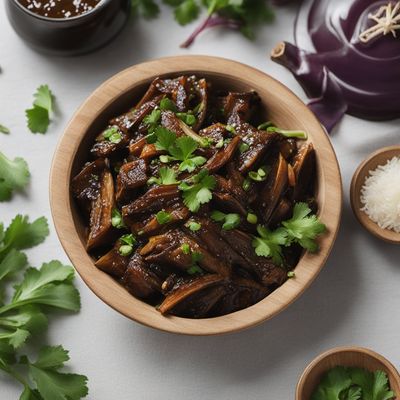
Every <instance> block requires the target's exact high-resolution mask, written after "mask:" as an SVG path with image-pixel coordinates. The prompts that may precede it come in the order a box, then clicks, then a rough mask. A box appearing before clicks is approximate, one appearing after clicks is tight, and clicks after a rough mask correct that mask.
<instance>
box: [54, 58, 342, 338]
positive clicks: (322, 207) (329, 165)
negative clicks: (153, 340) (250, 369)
mask: <svg viewBox="0 0 400 400" xmlns="http://www.w3.org/2000/svg"><path fill="white" fill-rule="evenodd" d="M181 74H196V75H198V76H202V77H205V78H206V79H208V80H209V81H210V82H212V84H213V85H214V87H216V88H217V89H222V90H227V89H228V90H231V91H249V90H256V91H257V92H258V94H259V95H260V97H261V99H262V101H263V104H264V107H265V108H266V110H268V117H269V119H271V120H273V121H274V122H275V123H276V124H277V125H278V126H282V127H283V128H287V129H301V130H305V131H307V132H308V134H309V140H310V141H312V142H313V144H314V147H315V150H316V158H317V164H318V171H317V175H318V176H317V180H318V192H317V201H318V203H319V213H320V215H319V216H320V218H321V220H322V221H323V222H324V223H325V224H326V225H327V228H328V231H327V233H326V234H324V235H323V236H322V237H321V239H320V240H319V243H320V251H319V252H318V253H317V254H311V253H305V254H304V256H303V257H302V258H301V260H300V262H299V264H298V265H297V267H296V278H294V279H289V280H288V281H287V282H285V283H284V284H283V285H282V286H281V287H280V288H278V289H277V290H275V291H274V292H273V293H272V294H271V295H269V296H268V297H266V298H265V299H264V300H262V301H260V302H259V303H257V304H255V305H254V306H252V307H249V308H247V309H245V310H241V311H238V312H236V313H232V314H228V315H224V316H222V317H217V318H209V319H201V320H194V319H188V318H179V317H173V316H170V317H165V316H162V315H161V314H160V313H159V312H158V311H157V310H156V309H155V308H154V307H152V306H151V305H148V304H146V303H144V302H143V301H140V300H138V299H136V298H135V297H133V296H132V295H130V294H129V293H128V292H127V291H126V290H125V289H124V288H123V287H122V286H121V285H120V284H119V283H118V282H117V281H115V280H114V279H113V278H112V277H110V276H109V275H107V274H105V273H104V272H102V271H100V270H99V269H97V268H96V267H95V266H94V262H93V259H92V257H91V256H90V255H89V254H88V253H87V251H86V249H85V241H86V234H85V222H84V221H83V220H82V218H81V216H80V213H79V210H78V209H77V207H76V204H75V202H74V201H73V199H72V198H71V194H70V181H71V177H72V176H75V175H76V174H77V172H78V171H79V170H80V168H81V167H82V165H83V164H84V162H86V160H87V159H88V155H89V149H90V147H91V145H92V143H93V140H94V138H95V137H96V136H97V135H98V132H99V131H100V130H101V129H102V128H103V127H104V126H106V124H107V121H108V120H109V119H110V118H112V117H113V116H116V115H119V114H122V113H123V112H125V111H126V110H128V109H130V108H132V106H133V105H134V104H135V102H137V101H138V100H139V99H140V97H141V96H142V95H143V94H144V92H145V90H146V89H147V87H148V85H149V84H150V82H151V81H152V80H153V79H154V78H155V77H157V76H160V77H172V76H179V75H181ZM265 117H266V116H265ZM50 202H51V209H52V214H53V218H54V223H55V226H56V229H57V233H58V236H59V238H60V241H61V243H62V245H63V247H64V249H65V251H66V253H67V255H68V256H69V258H70V259H71V261H72V264H73V265H74V266H75V268H76V270H77V271H78V272H79V274H80V275H81V277H82V279H83V280H84V281H85V282H86V284H87V285H88V286H89V287H90V289H92V291H93V292H94V293H95V294H96V295H97V296H98V297H100V298H101V299H102V300H103V301H104V302H106V303H107V304H108V305H110V306H111V307H113V308H114V309H115V310H117V311H119V312H120V313H122V314H123V315H125V316H127V317H128V318H131V319H132V320H135V321H137V322H140V323H142V324H144V325H148V326H151V327H154V328H157V329H160V330H164V331H169V332H175V333H184V334H190V335H216V334H222V333H227V332H234V331H239V330H242V329H245V328H249V327H251V326H254V325H256V324H259V323H261V322H262V321H265V320H267V319H269V318H272V317H273V316H274V315H276V314H278V313H279V312H281V311H282V310H283V309H285V308H286V307H287V306H288V305H289V304H291V303H292V302H293V301H294V300H295V299H297V298H298V297H299V296H300V294H301V293H303V292H304V290H305V289H306V288H307V287H308V286H309V285H310V284H311V282H312V281H313V280H314V279H315V278H316V276H317V275H318V273H319V272H320V270H321V269H322V267H323V265H324V264H325V261H326V259H327V257H328V255H329V253H330V250H331V248H332V246H333V243H334V241H335V239H336V235H337V232H338V228H339V222H340V217H341V209H342V183H341V177H340V171H339V166H338V162H337V159H336V156H335V152H334V150H333V148H332V145H331V143H330V141H329V139H328V137H327V135H326V134H325V132H324V130H323V129H322V127H321V125H320V123H319V122H318V121H317V119H316V118H315V116H314V115H313V114H312V112H311V111H309V109H308V108H307V107H306V106H305V105H304V103H302V102H301V100H300V99H298V98H297V97H296V96H295V95H294V94H293V93H292V92H291V91H290V90H289V89H287V88H286V87H285V86H283V85H282V84H280V83H279V82H277V81H276V80H274V79H273V78H271V77H269V76H268V75H266V74H264V73H263V72H261V71H258V70H256V69H253V68H251V67H248V66H246V65H243V64H240V63H237V62H233V61H229V60H225V59H222V58H216V57H205V56H181V57H171V58H164V59H160V60H155V61H150V62H147V63H144V64H140V65H136V66H134V67H131V68H128V69H126V70H125V71H122V72H121V73H119V74H118V75H116V76H114V77H112V78H111V79H110V80H108V81H107V82H105V83H104V84H103V85H101V86H100V87H99V88H98V89H97V90H96V91H95V92H94V93H93V94H92V95H91V96H90V97H89V98H88V99H87V100H86V101H85V103H84V104H83V105H82V106H81V107H80V108H79V109H78V111H77V112H76V114H75V116H74V117H73V119H72V121H71V122H70V124H69V125H68V127H67V128H66V130H65V132H64V134H63V136H62V138H61V139H60V142H59V144H58V147H57V149H56V152H55V155H54V159H53V165H52V170H51V176H50Z"/></svg>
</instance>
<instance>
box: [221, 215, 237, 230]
mask: <svg viewBox="0 0 400 400" xmlns="http://www.w3.org/2000/svg"><path fill="white" fill-rule="evenodd" d="M239 225H240V215H239V214H227V215H226V216H225V222H224V224H223V225H222V229H224V230H225V231H230V230H232V229H235V228H237V227H238V226H239Z"/></svg>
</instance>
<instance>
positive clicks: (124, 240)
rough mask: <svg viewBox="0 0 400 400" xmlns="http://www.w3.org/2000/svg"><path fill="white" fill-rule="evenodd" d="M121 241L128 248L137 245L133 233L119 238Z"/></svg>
mask: <svg viewBox="0 0 400 400" xmlns="http://www.w3.org/2000/svg"><path fill="white" fill-rule="evenodd" d="M119 241H120V242H121V243H122V244H126V245H127V246H132V247H133V246H134V245H135V244H136V239H135V237H134V236H133V235H132V233H129V234H126V235H123V236H121V237H120V238H119Z"/></svg>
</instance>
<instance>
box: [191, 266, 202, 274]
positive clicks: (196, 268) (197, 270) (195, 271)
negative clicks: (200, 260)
mask: <svg viewBox="0 0 400 400" xmlns="http://www.w3.org/2000/svg"><path fill="white" fill-rule="evenodd" d="M187 273H188V274H189V275H197V274H202V273H204V271H203V270H202V269H201V268H200V267H199V266H198V265H192V266H191V267H190V268H189V269H188V270H187Z"/></svg>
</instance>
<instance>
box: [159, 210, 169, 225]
mask: <svg viewBox="0 0 400 400" xmlns="http://www.w3.org/2000/svg"><path fill="white" fill-rule="evenodd" d="M156 219H157V222H158V223H159V224H160V225H164V224H167V223H168V222H170V221H171V219H172V217H171V214H170V213H168V212H166V211H164V210H161V211H159V212H158V213H157V214H156Z"/></svg>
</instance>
